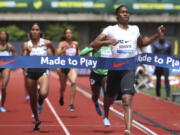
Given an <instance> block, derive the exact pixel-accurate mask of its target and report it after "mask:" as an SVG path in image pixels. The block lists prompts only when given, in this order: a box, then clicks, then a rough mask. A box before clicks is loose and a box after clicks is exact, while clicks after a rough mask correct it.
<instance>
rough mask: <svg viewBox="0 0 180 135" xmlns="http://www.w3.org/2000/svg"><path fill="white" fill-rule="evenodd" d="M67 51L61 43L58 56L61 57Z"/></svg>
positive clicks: (57, 52)
mask: <svg viewBox="0 0 180 135" xmlns="http://www.w3.org/2000/svg"><path fill="white" fill-rule="evenodd" d="M65 50H66V47H65V46H63V45H62V44H61V42H60V43H59V44H58V47H57V50H56V55H57V56H61V55H62V54H63V53H64V52H65Z"/></svg>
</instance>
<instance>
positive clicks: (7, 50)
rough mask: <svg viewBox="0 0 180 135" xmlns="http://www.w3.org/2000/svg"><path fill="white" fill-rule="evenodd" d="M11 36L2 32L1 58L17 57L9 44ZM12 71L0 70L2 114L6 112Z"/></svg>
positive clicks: (0, 110)
mask: <svg viewBox="0 0 180 135" xmlns="http://www.w3.org/2000/svg"><path fill="white" fill-rule="evenodd" d="M8 40H9V35H8V33H7V32H5V31H1V32H0V56H15V55H16V52H15V49H14V47H13V45H11V44H10V43H8ZM10 70H11V69H9V68H0V75H1V79H2V84H1V105H0V112H6V109H5V107H4V105H5V101H6V88H7V85H8V82H9V78H10Z"/></svg>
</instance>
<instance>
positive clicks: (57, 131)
mask: <svg viewBox="0 0 180 135" xmlns="http://www.w3.org/2000/svg"><path fill="white" fill-rule="evenodd" d="M59 132H60V131H59V130H40V131H37V132H34V131H32V130H29V131H24V133H31V134H32V133H33V134H38V133H43V134H49V133H59Z"/></svg>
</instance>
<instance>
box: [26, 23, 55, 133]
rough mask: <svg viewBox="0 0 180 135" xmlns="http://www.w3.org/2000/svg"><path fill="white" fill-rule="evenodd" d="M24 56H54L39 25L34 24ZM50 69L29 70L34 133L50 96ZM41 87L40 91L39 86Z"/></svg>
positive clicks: (28, 84)
mask: <svg viewBox="0 0 180 135" xmlns="http://www.w3.org/2000/svg"><path fill="white" fill-rule="evenodd" d="M23 46H24V48H23V49H24V50H23V56H47V55H53V54H54V48H53V46H52V43H51V42H50V41H49V40H46V39H43V38H42V32H41V29H40V26H39V25H38V24H34V25H33V26H32V28H31V31H30V40H29V41H27V42H25V43H24V45H23ZM48 74H49V71H48V69H45V68H43V69H40V68H28V69H27V75H26V77H27V86H28V91H29V95H30V104H31V109H32V112H33V115H34V118H35V127H34V129H33V130H34V131H39V127H40V124H41V121H40V120H39V117H38V113H40V112H42V104H43V102H44V99H45V98H46V97H47V96H48V85H49V78H48ZM38 84H39V85H40V89H39V91H38V89H37V85H38ZM37 93H39V94H38V107H37Z"/></svg>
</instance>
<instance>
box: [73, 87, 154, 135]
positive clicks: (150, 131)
mask: <svg viewBox="0 0 180 135" xmlns="http://www.w3.org/2000/svg"><path fill="white" fill-rule="evenodd" d="M76 89H77V90H78V91H79V92H80V93H82V94H83V95H84V96H86V97H87V98H90V99H91V94H89V93H88V92H86V91H85V90H83V89H81V88H79V87H76ZM99 103H100V104H101V105H104V104H103V102H102V101H99ZM110 110H111V111H112V112H114V113H115V114H117V115H119V116H120V117H121V118H122V119H123V120H124V114H123V113H121V112H119V111H118V110H116V109H114V108H113V107H110ZM132 123H133V126H134V127H136V128H137V129H139V130H141V131H142V132H144V133H145V134H147V135H158V134H157V133H155V132H153V131H152V130H150V129H149V128H147V127H145V126H144V125H142V124H140V123H139V122H137V121H135V120H133V121H132Z"/></svg>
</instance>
